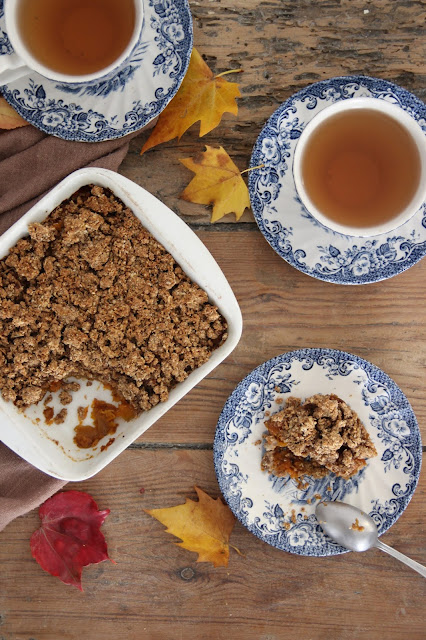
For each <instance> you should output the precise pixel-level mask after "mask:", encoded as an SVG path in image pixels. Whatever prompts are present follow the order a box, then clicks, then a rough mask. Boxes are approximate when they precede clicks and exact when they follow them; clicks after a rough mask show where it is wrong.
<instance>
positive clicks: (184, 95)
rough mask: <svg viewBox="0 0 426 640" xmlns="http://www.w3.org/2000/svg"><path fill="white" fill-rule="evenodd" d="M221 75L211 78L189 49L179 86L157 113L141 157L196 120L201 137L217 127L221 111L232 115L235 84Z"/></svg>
mask: <svg viewBox="0 0 426 640" xmlns="http://www.w3.org/2000/svg"><path fill="white" fill-rule="evenodd" d="M238 71H240V70H238ZM226 73H228V72H226ZM223 75H225V74H219V75H218V76H214V75H213V73H212V71H211V69H210V68H209V67H208V66H207V64H206V63H205V62H204V60H203V58H202V57H201V55H200V54H199V53H198V51H197V50H196V49H193V50H192V54H191V59H190V61H189V66H188V71H187V72H186V75H185V77H184V79H183V81H182V84H181V86H180V87H179V90H178V92H177V93H176V95H175V97H174V98H173V99H172V100H171V101H170V103H169V104H168V105H167V107H166V108H165V109H164V111H163V112H162V113H161V114H160V117H159V118H158V122H157V124H156V125H155V128H154V129H153V131H152V133H151V135H150V136H149V138H148V140H147V141H146V142H145V144H144V146H143V147H142V150H141V155H142V153H144V152H145V151H147V150H148V149H151V147H155V146H156V145H157V144H160V143H161V142H167V141H168V140H172V139H173V138H180V137H181V136H182V135H183V134H184V133H185V131H186V130H187V129H189V127H191V126H192V125H193V124H194V122H198V120H200V121H201V122H200V136H204V135H205V134H206V133H208V132H209V131H211V130H212V129H214V128H215V127H217V125H218V124H219V122H220V121H221V118H222V116H223V114H224V113H225V112H227V113H232V114H234V115H235V116H236V115H237V113H238V105H237V103H236V101H235V99H236V98H239V97H240V96H241V94H240V90H239V88H238V84H237V83H236V82H227V80H225V78H224V77H223Z"/></svg>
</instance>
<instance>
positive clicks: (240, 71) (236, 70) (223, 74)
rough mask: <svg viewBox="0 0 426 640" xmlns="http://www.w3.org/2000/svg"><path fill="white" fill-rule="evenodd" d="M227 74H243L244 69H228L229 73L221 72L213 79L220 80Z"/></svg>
mask: <svg viewBox="0 0 426 640" xmlns="http://www.w3.org/2000/svg"><path fill="white" fill-rule="evenodd" d="M228 73H244V69H229V71H222V73H218V75H217V76H215V78H221V77H222V76H227V75H228Z"/></svg>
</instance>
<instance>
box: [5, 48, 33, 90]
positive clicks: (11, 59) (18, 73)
mask: <svg viewBox="0 0 426 640" xmlns="http://www.w3.org/2000/svg"><path fill="white" fill-rule="evenodd" d="M28 73H30V69H29V68H28V67H27V65H26V64H24V62H23V61H22V60H21V58H20V57H19V56H18V55H16V53H11V54H9V55H2V56H0V86H2V85H4V84H8V83H9V82H13V81H14V80H17V79H18V78H21V77H22V76H26V75H28Z"/></svg>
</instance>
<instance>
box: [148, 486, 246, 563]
mask: <svg viewBox="0 0 426 640" xmlns="http://www.w3.org/2000/svg"><path fill="white" fill-rule="evenodd" d="M195 491H196V492H197V496H198V500H199V501H198V502H194V501H193V500H190V499H189V498H187V499H186V502H185V504H179V505H177V506H176V507H168V508H165V509H151V510H148V509H144V511H145V512H146V513H149V515H151V516H153V517H154V518H156V519H157V520H159V521H160V522H161V523H162V524H164V525H165V526H166V527H167V533H171V534H173V535H174V536H176V537H177V538H180V539H181V540H182V542H176V543H175V544H177V545H178V546H179V547H182V548H183V549H187V550H188V551H195V553H198V558H197V562H212V563H213V564H214V566H215V567H227V566H228V560H229V544H228V542H229V536H230V535H231V531H232V529H233V526H234V523H235V518H234V516H233V514H232V512H231V510H230V509H229V507H227V506H225V505H224V504H223V502H222V501H221V499H220V498H217V499H216V500H214V499H213V498H210V496H209V495H207V493H205V492H204V491H203V490H202V489H199V488H198V487H195Z"/></svg>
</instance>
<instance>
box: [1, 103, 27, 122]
mask: <svg viewBox="0 0 426 640" xmlns="http://www.w3.org/2000/svg"><path fill="white" fill-rule="evenodd" d="M28 124H29V122H27V121H26V120H24V118H21V116H20V115H18V114H17V113H16V111H15V109H13V107H11V106H10V104H8V103H7V102H6V100H5V99H4V98H2V97H0V129H16V128H17V127H26V126H27V125H28Z"/></svg>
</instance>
